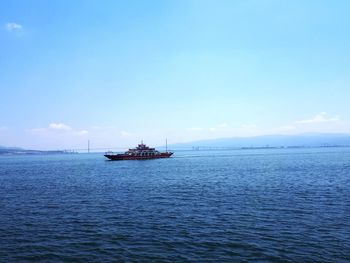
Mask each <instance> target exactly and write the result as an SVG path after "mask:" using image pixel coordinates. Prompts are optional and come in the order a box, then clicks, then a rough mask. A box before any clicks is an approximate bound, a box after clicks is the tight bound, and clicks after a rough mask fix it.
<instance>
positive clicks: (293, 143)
mask: <svg viewBox="0 0 350 263" xmlns="http://www.w3.org/2000/svg"><path fill="white" fill-rule="evenodd" d="M318 146H350V134H330V133H327V134H324V133H305V134H299V135H263V136H255V137H233V138H220V139H212V140H201V141H193V142H187V143H177V144H172V145H170V146H169V147H170V148H172V149H176V148H179V149H180V148H189V147H232V148H234V147H237V148H242V147H318Z"/></svg>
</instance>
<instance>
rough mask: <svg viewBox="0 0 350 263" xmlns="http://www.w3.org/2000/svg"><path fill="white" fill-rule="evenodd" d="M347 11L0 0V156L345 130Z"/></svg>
mask: <svg viewBox="0 0 350 263" xmlns="http://www.w3.org/2000/svg"><path fill="white" fill-rule="evenodd" d="M349 12H350V2H349V1H345V0H344V1H340V0H337V1H321V0H317V1H316V0H315V1H313V0H308V1H301V0H299V1H298V0H293V1H292V0H289V1H287V0H278V1H277V0H236V1H220V0H219V1H214V0H213V1H204V0H198V1H190V0H184V1H181V0H173V1H151V0H150V1H141V0H140V1H136V0H133V1H97V0H96V1H87V0H86V1H78V0H77V1H48V0H45V1H43V0H35V1H34V0H33V1H15V0H11V1H6V0H4V1H1V2H0V69H1V72H0V91H1V93H0V94H1V97H0V98H1V103H0V145H6V146H22V147H28V148H37V149H56V148H82V147H84V146H85V145H86V141H87V140H88V139H90V140H91V144H92V145H93V146H94V147H112V146H121V147H124V146H132V145H133V144H134V143H136V142H138V141H139V140H141V139H144V141H145V142H148V143H150V144H155V145H160V144H162V143H163V141H164V139H165V138H166V137H167V138H168V140H169V141H170V142H185V141H191V140H196V139H206V138H219V137H234V136H253V135H260V134H277V133H278V134H297V133H304V132H335V133H340V132H341V133H349V132H350V123H349V121H350V119H349V113H350V106H349V102H348V101H349V98H350V89H349V83H350V81H349V80H350V74H349V73H350V72H349V71H350V52H349V51H350V34H349V28H350V17H349V15H348V14H349Z"/></svg>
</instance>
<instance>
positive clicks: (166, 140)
mask: <svg viewBox="0 0 350 263" xmlns="http://www.w3.org/2000/svg"><path fill="white" fill-rule="evenodd" d="M165 152H168V139H165Z"/></svg>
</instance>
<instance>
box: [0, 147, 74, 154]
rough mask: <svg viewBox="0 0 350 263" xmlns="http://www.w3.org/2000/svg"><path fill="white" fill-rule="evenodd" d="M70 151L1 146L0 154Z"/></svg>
mask: <svg viewBox="0 0 350 263" xmlns="http://www.w3.org/2000/svg"><path fill="white" fill-rule="evenodd" d="M62 153H68V152H65V151H38V150H26V149H23V148H19V147H5V146H0V155H29V154H30V155H33V154H62Z"/></svg>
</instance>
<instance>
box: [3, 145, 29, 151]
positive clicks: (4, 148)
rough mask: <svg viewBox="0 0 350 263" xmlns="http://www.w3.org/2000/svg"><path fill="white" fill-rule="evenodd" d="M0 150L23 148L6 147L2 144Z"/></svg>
mask: <svg viewBox="0 0 350 263" xmlns="http://www.w3.org/2000/svg"><path fill="white" fill-rule="evenodd" d="M0 150H23V149H22V148H20V147H6V146H1V145H0Z"/></svg>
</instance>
